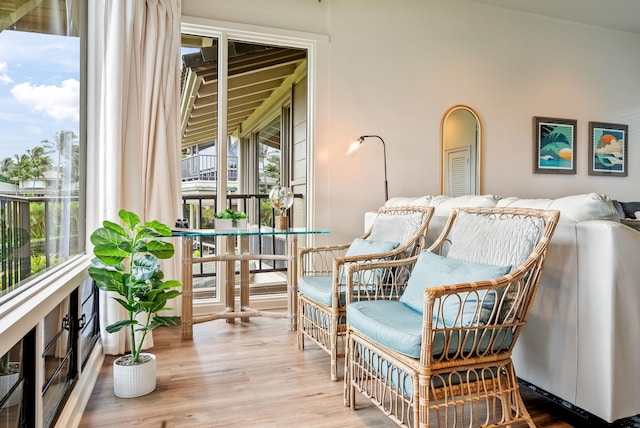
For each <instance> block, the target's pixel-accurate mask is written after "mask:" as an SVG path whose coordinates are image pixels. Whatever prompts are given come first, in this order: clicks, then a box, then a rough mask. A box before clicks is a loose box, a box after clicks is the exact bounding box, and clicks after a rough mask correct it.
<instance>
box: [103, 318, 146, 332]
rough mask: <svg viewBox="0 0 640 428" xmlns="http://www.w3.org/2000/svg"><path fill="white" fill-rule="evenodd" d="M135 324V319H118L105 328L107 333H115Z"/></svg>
mask: <svg viewBox="0 0 640 428" xmlns="http://www.w3.org/2000/svg"><path fill="white" fill-rule="evenodd" d="M136 324H138V322H137V321H136V320H120V321H116V322H114V323H113V324H109V325H108V326H107V328H106V330H107V332H108V333H116V332H118V331H120V330H122V329H123V328H125V327H128V326H132V325H136Z"/></svg>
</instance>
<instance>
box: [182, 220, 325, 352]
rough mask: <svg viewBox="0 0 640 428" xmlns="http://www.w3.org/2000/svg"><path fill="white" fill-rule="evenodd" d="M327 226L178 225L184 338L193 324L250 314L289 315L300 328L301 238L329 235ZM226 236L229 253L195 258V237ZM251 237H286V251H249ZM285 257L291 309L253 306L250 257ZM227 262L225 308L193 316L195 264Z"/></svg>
mask: <svg viewBox="0 0 640 428" xmlns="http://www.w3.org/2000/svg"><path fill="white" fill-rule="evenodd" d="M329 233H331V231H329V230H326V229H308V228H295V227H294V228H288V229H286V230H276V229H272V228H269V227H264V226H261V227H258V226H248V227H247V228H246V229H237V230H236V229H234V230H215V229H181V228H174V229H173V230H172V235H173V236H175V237H180V238H181V240H182V295H181V297H182V338H183V339H188V340H190V339H193V324H195V323H200V322H206V321H211V320H215V319H226V320H227V322H233V321H234V320H235V318H240V319H241V320H242V321H248V320H249V317H255V316H265V317H277V318H287V319H288V328H289V330H291V331H296V330H297V316H296V313H297V304H298V301H297V294H298V278H297V277H296V272H297V271H298V269H297V259H296V255H297V253H298V237H299V236H304V235H321V234H329ZM218 236H219V237H223V238H225V239H226V252H225V253H224V254H215V255H207V256H200V257H194V255H193V239H194V238H201V237H218ZM251 236H281V237H283V238H284V239H286V242H287V246H286V248H287V250H286V254H284V255H279V254H275V255H274V254H256V253H251V252H250V251H249V237H251ZM260 259H263V260H284V261H286V263H287V311H286V312H272V311H262V310H257V309H253V308H251V306H250V302H249V261H250V260H260ZM217 261H220V262H224V263H222V269H224V270H225V273H226V282H225V293H224V294H225V310H224V311H222V312H218V313H215V314H211V315H201V316H197V317H196V316H194V315H193V264H196V263H204V262H217ZM236 262H240V269H239V272H240V274H239V275H240V301H239V306H237V305H236V299H235V287H236V280H235V279H236V278H235V276H236Z"/></svg>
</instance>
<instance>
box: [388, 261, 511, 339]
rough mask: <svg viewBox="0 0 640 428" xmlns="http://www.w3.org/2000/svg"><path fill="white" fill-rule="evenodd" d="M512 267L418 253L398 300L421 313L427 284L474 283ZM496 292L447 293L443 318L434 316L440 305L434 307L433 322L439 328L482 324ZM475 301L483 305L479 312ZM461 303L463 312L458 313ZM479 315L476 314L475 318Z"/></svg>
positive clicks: (496, 276) (492, 277) (486, 317)
mask: <svg viewBox="0 0 640 428" xmlns="http://www.w3.org/2000/svg"><path fill="white" fill-rule="evenodd" d="M510 270H511V266H495V265H487V264H482V263H472V262H465V261H462V260H456V259H451V258H447V257H442V256H439V255H437V254H434V253H432V252H430V251H426V250H425V251H423V252H422V253H420V256H419V257H418V260H417V261H416V264H415V266H414V268H413V271H412V272H411V276H410V277H409V281H408V283H407V288H406V289H405V291H404V293H403V294H402V296H401V297H400V301H401V302H402V303H405V304H406V305H407V306H409V307H410V308H412V309H413V310H415V311H416V312H419V313H422V310H423V307H424V290H425V288H427V287H435V286H441V285H450V284H458V283H463V282H474V281H482V280H488V279H494V278H499V277H501V276H503V275H505V274H507V273H508V272H509V271H510ZM496 294H497V293H496V292H495V291H494V290H491V291H490V292H489V293H487V290H480V291H478V292H473V293H459V294H457V295H453V296H447V297H446V298H445V299H444V300H443V301H442V302H441V304H442V308H441V311H442V317H441V319H437V318H438V317H437V314H438V310H439V309H440V308H439V307H436V308H434V323H435V322H437V323H438V324H437V326H439V327H442V321H444V326H447V327H451V326H453V325H454V324H455V325H458V326H461V327H466V326H469V325H471V324H474V323H476V324H477V323H480V324H482V323H485V322H486V321H487V319H488V317H489V316H490V314H491V311H492V310H493V305H494V304H495V301H496ZM478 304H482V306H483V308H482V310H481V311H477V310H476V309H477V306H478ZM460 305H462V312H461V314H459V312H460ZM478 314H479V317H478Z"/></svg>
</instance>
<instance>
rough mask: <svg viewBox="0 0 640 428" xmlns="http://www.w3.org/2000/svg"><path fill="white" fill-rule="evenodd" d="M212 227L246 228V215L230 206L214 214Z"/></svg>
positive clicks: (218, 228)
mask: <svg viewBox="0 0 640 428" xmlns="http://www.w3.org/2000/svg"><path fill="white" fill-rule="evenodd" d="M214 228H215V229H216V230H239V229H246V228H247V215H246V214H245V213H243V212H240V211H234V210H232V209H230V208H227V209H226V210H224V211H222V212H219V213H218V214H216V218H215V222H214Z"/></svg>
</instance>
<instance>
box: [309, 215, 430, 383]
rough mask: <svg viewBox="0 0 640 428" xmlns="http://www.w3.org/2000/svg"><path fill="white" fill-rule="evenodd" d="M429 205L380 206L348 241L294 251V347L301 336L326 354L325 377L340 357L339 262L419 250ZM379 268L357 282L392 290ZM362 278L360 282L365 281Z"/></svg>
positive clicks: (341, 299)
mask: <svg viewBox="0 0 640 428" xmlns="http://www.w3.org/2000/svg"><path fill="white" fill-rule="evenodd" d="M433 210H434V209H433V208H432V207H421V206H398V207H382V208H380V209H379V210H378V213H377V215H376V217H375V220H374V221H373V224H372V226H371V227H370V228H369V230H368V231H367V232H366V233H365V234H364V235H363V236H362V237H361V238H357V239H354V240H353V241H352V242H350V243H346V244H341V245H333V246H325V247H315V248H302V249H300V250H299V252H298V257H299V263H298V269H299V270H298V314H297V315H298V348H299V349H301V350H303V349H304V340H305V336H306V337H308V338H309V339H311V340H312V341H313V342H315V343H316V344H317V345H318V346H320V348H322V349H324V350H325V351H326V352H327V353H329V355H331V380H333V381H336V380H338V358H342V357H344V335H345V330H346V329H345V302H346V299H345V296H344V290H345V284H346V281H347V278H346V275H345V272H346V271H345V267H346V266H348V265H351V264H363V265H367V264H370V263H374V262H379V261H383V260H393V259H396V258H407V257H411V256H414V255H416V254H418V253H420V252H421V251H422V249H423V248H424V246H425V242H426V239H427V229H428V224H429V220H430V219H431V217H432V215H433ZM390 277H391V275H390V274H389V273H388V272H387V271H386V270H385V269H384V268H380V269H378V270H376V271H375V272H373V274H372V275H369V276H368V277H367V278H363V279H362V281H363V282H362V284H361V285H362V286H363V287H367V288H369V289H370V290H373V288H376V287H377V288H378V289H379V290H384V292H385V293H389V294H395V293H396V290H393V289H392V288H391V287H387V286H386V284H385V282H386V281H387V280H388V279H389V278H390ZM365 281H366V282H365Z"/></svg>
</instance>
